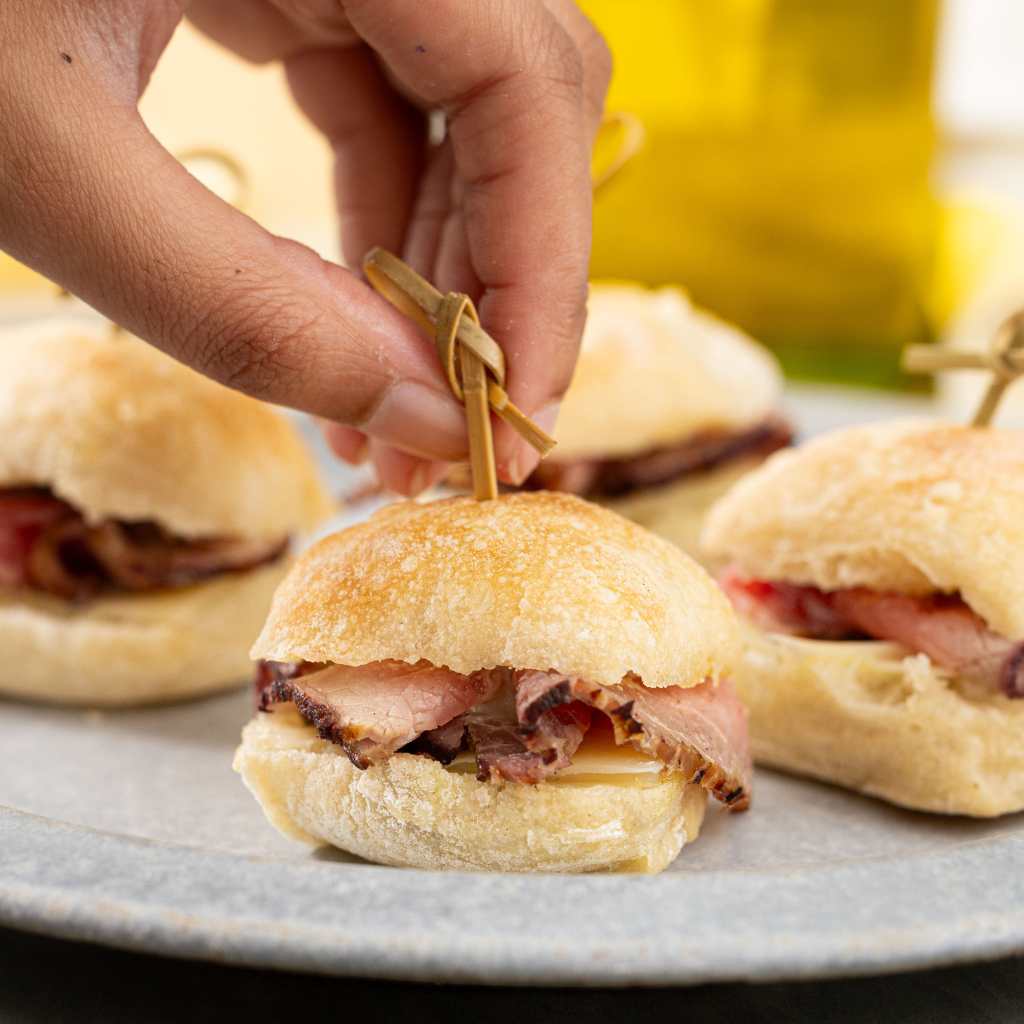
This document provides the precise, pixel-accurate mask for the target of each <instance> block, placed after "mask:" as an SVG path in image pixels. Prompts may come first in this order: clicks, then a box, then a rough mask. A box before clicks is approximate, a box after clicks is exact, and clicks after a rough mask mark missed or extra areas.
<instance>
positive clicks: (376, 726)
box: [270, 661, 506, 768]
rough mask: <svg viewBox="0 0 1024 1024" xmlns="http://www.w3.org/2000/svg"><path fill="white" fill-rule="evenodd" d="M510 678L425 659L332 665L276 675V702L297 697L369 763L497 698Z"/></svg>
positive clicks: (328, 734)
mask: <svg viewBox="0 0 1024 1024" xmlns="http://www.w3.org/2000/svg"><path fill="white" fill-rule="evenodd" d="M505 678H506V676H505V673H503V672H502V671H500V670H496V671H492V672H475V673H474V674H473V675H469V676H464V675H460V674H459V673H458V672H452V671H451V670H450V669H446V668H436V667H434V666H433V665H429V664H427V663H426V662H418V663H417V664H415V665H408V664H406V663H405V662H402V661H378V662H373V663H372V664H369V665H361V666H357V667H352V666H348V665H330V666H328V667H327V668H323V669H321V670H320V671H319V672H313V673H310V674H308V675H301V676H296V677H292V678H290V679H280V680H277V681H275V682H274V683H273V684H272V685H271V688H270V702H273V701H284V700H290V701H293V702H294V703H295V706H296V707H297V708H298V709H299V711H300V712H301V713H302V715H303V717H304V718H306V720H307V721H309V722H310V723H311V724H312V725H314V726H315V727H316V730H317V732H318V733H319V735H320V736H322V737H323V738H324V739H327V740H330V741H331V742H333V743H337V744H339V745H340V746H341V747H342V748H344V750H345V752H346V753H347V754H348V756H349V759H350V760H351V761H352V763H353V764H354V765H356V767H358V768H368V767H369V766H370V765H372V764H380V763H381V762H382V761H385V760H387V758H389V757H390V756H391V755H392V754H394V753H395V752H396V751H398V750H400V749H401V748H402V747H405V746H407V745H408V744H409V743H412V742H413V741H414V740H415V739H417V737H419V736H421V735H422V734H423V733H427V732H431V731H432V730H434V729H437V728H438V727H439V726H443V725H447V724H448V723H449V722H451V721H452V719H454V718H456V717H457V716H458V715H461V714H463V712H465V711H468V710H469V709H470V708H472V707H475V706H476V705H477V704H481V703H484V702H486V701H488V700H490V699H491V698H492V697H493V696H494V695H495V694H496V693H497V691H498V690H499V689H500V688H501V686H502V684H503V682H504V681H505Z"/></svg>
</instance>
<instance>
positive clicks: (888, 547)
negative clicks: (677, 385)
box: [703, 421, 1024, 640]
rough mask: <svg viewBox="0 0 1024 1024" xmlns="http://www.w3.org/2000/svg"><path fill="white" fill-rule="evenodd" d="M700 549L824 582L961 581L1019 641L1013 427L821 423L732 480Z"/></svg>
mask: <svg viewBox="0 0 1024 1024" xmlns="http://www.w3.org/2000/svg"><path fill="white" fill-rule="evenodd" d="M703 547H704V550H705V553H706V555H707V556H708V557H711V558H715V559H718V560H719V561H725V560H727V561H731V562H736V563H737V564H738V565H739V567H740V569H741V571H743V572H744V573H745V574H748V575H751V576H756V577H758V578H761V579H770V580H786V581H789V582H792V583H801V584H806V585H810V586H816V587H820V588H821V589H823V590H836V589H840V588H845V587H858V586H863V587H870V588H872V589H875V590H883V591H885V590H888V591H897V592H900V593H906V594H928V593H933V592H937V591H938V592H946V593H952V592H959V593H960V594H962V596H963V598H964V600H965V601H966V602H967V603H968V604H969V605H970V606H971V607H972V608H973V609H974V610H975V611H976V612H977V613H978V614H979V615H980V616H982V618H984V619H985V621H986V622H987V623H988V624H989V625H990V626H991V627H992V629H994V630H995V631H996V632H998V633H1001V634H1002V635H1003V636H1006V637H1008V638H1010V639H1014V640H1016V639H1024V433H1021V432H1019V431H1009V430H994V429H988V430H985V429H978V428H972V427H964V426H954V425H948V424H936V423H929V422H922V421H915V422H911V421H901V422H897V423H882V424H874V425H872V426H868V427H857V428H854V429H850V430H843V431H837V432H835V433H832V434H828V435H826V436H824V437H821V438H819V439H817V440H815V441H811V442H810V443H808V444H806V445H804V446H803V447H801V448H798V449H794V450H792V451H789V452H781V453H779V454H776V455H774V456H772V457H771V458H770V459H769V460H768V461H767V462H766V463H765V464H764V465H763V466H762V467H761V468H760V469H758V470H756V471H754V472H753V473H751V474H750V475H749V476H747V477H745V478H744V479H743V480H741V481H740V482H739V483H738V484H737V485H736V487H735V488H733V490H732V491H730V493H729V494H727V495H726V497H725V498H723V499H722V500H721V501H720V502H719V503H718V504H717V505H716V506H715V507H714V508H713V509H712V511H711V513H710V514H709V517H708V522H707V525H706V527H705V531H704V535H703Z"/></svg>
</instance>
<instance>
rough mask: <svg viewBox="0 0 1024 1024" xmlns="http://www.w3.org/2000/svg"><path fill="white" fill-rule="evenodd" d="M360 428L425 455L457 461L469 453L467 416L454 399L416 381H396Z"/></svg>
mask: <svg viewBox="0 0 1024 1024" xmlns="http://www.w3.org/2000/svg"><path fill="white" fill-rule="evenodd" d="M360 429H361V430H364V431H366V433H367V434H370V435H371V436H373V437H374V438H376V439H377V440H378V441H383V442H384V443H386V444H392V445H395V447H397V448H401V449H403V450H404V451H408V452H413V453H415V454H417V455H422V456H423V457H425V458H434V459H444V460H446V461H456V460H458V459H460V458H464V457H465V454H466V445H467V440H466V421H465V415H464V413H463V412H462V410H461V409H460V408H459V406H458V404H457V403H456V402H455V399H454V398H451V397H449V396H446V395H444V394H442V393H441V392H439V391H435V390H434V389H433V388H429V387H427V386H426V385H425V384H420V383H419V382H418V381H414V380H403V381H399V382H398V383H397V384H395V385H394V386H393V387H392V388H391V389H390V390H389V391H388V392H387V393H386V394H385V395H384V397H383V399H381V402H380V405H378V406H377V408H376V409H375V410H374V412H373V415H372V416H371V417H370V418H369V419H368V420H367V421H366V422H365V423H363V424H360Z"/></svg>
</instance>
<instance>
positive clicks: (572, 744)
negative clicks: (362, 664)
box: [255, 661, 750, 811]
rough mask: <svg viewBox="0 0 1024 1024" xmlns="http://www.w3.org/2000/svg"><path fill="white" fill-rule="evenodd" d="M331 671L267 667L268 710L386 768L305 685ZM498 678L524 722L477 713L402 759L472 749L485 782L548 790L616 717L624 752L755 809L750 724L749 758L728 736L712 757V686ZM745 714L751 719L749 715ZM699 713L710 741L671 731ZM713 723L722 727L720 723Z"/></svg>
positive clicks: (263, 682) (446, 756) (428, 735)
mask: <svg viewBox="0 0 1024 1024" xmlns="http://www.w3.org/2000/svg"><path fill="white" fill-rule="evenodd" d="M420 664H424V663H420ZM330 667H332V668H336V666H330ZM324 668H325V666H324V665H319V664H310V663H297V664H292V663H284V662H268V661H263V662H259V663H258V665H257V669H256V678H255V689H256V695H257V706H258V708H259V710H260V711H264V712H266V711H272V709H273V705H274V704H278V703H285V702H289V701H290V702H291V703H293V704H294V705H295V707H296V708H297V709H298V711H299V713H300V714H301V715H302V717H303V718H305V719H306V721H307V722H308V723H309V724H310V725H312V726H313V728H314V729H315V730H316V732H317V735H318V736H320V737H321V738H322V739H324V740H327V741H329V742H331V743H335V744H337V745H338V746H340V747H341V748H342V749H343V750H344V751H345V753H346V754H347V755H348V757H349V759H350V760H351V761H352V763H353V764H354V765H355V766H356V767H357V768H360V769H365V768H368V767H370V766H371V765H373V764H377V763H380V762H381V761H382V760H384V759H386V756H387V754H385V756H383V757H380V756H376V755H373V756H369V755H368V753H367V749H366V747H365V746H364V744H365V742H366V741H365V730H363V729H350V728H347V727H346V724H345V723H344V722H341V721H339V719H338V716H337V714H336V712H335V709H334V708H332V707H331V706H330V704H329V703H328V702H325V701H322V700H317V699H314V698H312V697H311V696H310V695H309V694H308V693H307V692H306V691H305V690H304V689H303V687H302V677H303V676H307V675H312V674H314V673H316V672H318V671H320V670H321V669H324ZM493 671H494V672H496V673H502V677H503V678H504V679H510V678H511V679H512V680H513V681H514V684H515V687H516V690H515V696H516V709H515V712H514V717H512V718H509V719H504V718H500V717H495V716H493V715H491V714H487V713H483V712H479V711H476V710H475V709H474V708H473V707H469V708H467V709H466V710H465V711H464V712H462V713H459V714H457V715H455V716H454V717H453V718H451V719H450V720H449V721H446V722H439V724H438V725H437V726H436V727H434V728H432V729H428V730H426V731H424V732H422V733H421V734H420V735H419V736H417V737H416V738H415V739H413V740H412V741H411V742H408V743H405V744H404V745H403V746H401V747H400V748H398V750H397V752H401V753H412V754H422V755H424V756H427V757H431V758H433V759H435V760H437V761H440V762H441V763H442V764H449V763H451V761H452V760H454V758H455V757H456V756H457V755H458V754H459V753H460V752H461V751H462V750H464V749H466V748H467V747H471V748H472V749H473V750H474V753H475V755H476V760H477V778H478V779H480V780H481V781H488V780H489V781H498V780H502V779H504V780H507V781H512V782H525V783H538V782H542V781H543V780H544V779H545V778H547V777H549V776H550V775H552V774H554V773H555V772H557V771H559V770H561V769H562V768H565V767H567V766H568V765H569V764H570V763H571V760H572V756H573V755H574V754H575V753H576V751H577V749H578V748H579V746H580V744H581V743H582V741H583V738H584V735H585V733H586V731H587V729H588V727H589V724H590V714H591V708H593V709H595V710H597V711H600V712H602V713H603V714H604V715H606V716H607V718H608V719H609V721H610V722H611V724H612V727H613V729H614V732H615V737H616V742H617V743H620V744H621V743H625V742H630V743H632V744H633V745H634V746H636V747H637V748H638V749H640V750H642V751H644V752H646V753H647V754H649V755H650V756H651V757H653V758H655V759H657V760H660V761H661V762H662V763H664V764H665V766H666V767H667V768H669V769H671V770H674V771H679V772H681V773H683V774H685V775H686V776H687V777H688V779H689V782H690V783H691V784H694V785H700V786H702V787H703V788H704V789H707V790H708V791H709V792H710V793H712V794H713V795H714V796H715V797H716V798H717V799H718V800H720V801H722V802H723V803H724V804H726V806H727V807H728V808H729V809H730V810H736V811H739V810H745V809H746V808H747V807H748V806H749V803H750V786H749V781H748V780H749V772H750V763H749V750H748V748H747V736H746V725H745V717H744V718H743V725H742V736H741V741H742V742H741V745H742V747H743V749H742V750H739V749H737V750H732V749H729V748H730V741H731V740H732V739H733V737H730V736H727V735H726V734H725V732H724V731H723V730H722V729H719V730H718V733H719V734H720V741H721V742H720V746H721V748H722V749H721V750H720V751H718V752H714V751H712V750H709V749H706V748H707V747H709V746H714V741H713V740H710V741H709V740H708V739H707V736H708V735H709V729H708V728H707V727H708V724H709V716H708V714H707V713H706V709H707V708H709V707H711V706H712V700H713V698H714V695H715V693H714V692H713V693H712V695H711V697H708V696H707V694H706V693H705V692H703V691H704V686H710V685H711V684H704V686H701V687H694V688H692V690H690V691H688V690H685V689H683V690H680V688H678V687H668V688H665V689H664V690H660V691H650V690H647V689H646V688H645V687H643V686H642V685H641V684H640V683H639V682H631V681H625V682H624V683H622V684H620V685H618V686H607V685H591V684H588V683H586V682H585V681H583V680H578V679H569V678H567V677H565V676H560V675H557V674H556V673H550V672H529V671H522V672H517V673H510V672H509V670H507V669H496V670H493ZM719 685H720V686H721V685H722V684H719ZM311 688H312V687H311ZM697 691H702V692H701V693H700V694H699V697H700V698H701V700H700V701H698V702H697V704H698V705H699V704H700V703H701V701H702V702H703V708H702V707H700V706H697V707H688V706H687V704H688V702H689V703H690V704H692V703H693V700H692V699H693V698H694V697H695V696H698V694H697ZM482 692H484V693H485V694H486V695H487V697H490V696H493V694H494V690H493V688H492V689H491V690H484V691H482ZM715 692H717V691H715ZM731 698H734V695H733V693H732V691H731V689H730V690H729V692H728V694H726V695H724V696H723V701H725V700H728V699H731ZM680 702H681V703H680ZM659 704H660V705H661V713H660V717H659V707H658V705H659ZM738 706H739V708H740V711H739V713H740V714H742V713H743V712H742V706H741V705H738ZM666 710H667V712H668V713H667V714H666V713H665V711H666ZM693 714H695V715H696V718H697V719H699V722H698V724H699V725H700V726H702V727H703V731H702V736H703V740H700V739H695V738H694V737H692V736H687V735H686V733H685V728H682V727H678V724H677V727H676V728H675V729H673V727H672V722H666V719H671V718H673V716H676V717H677V720H678V719H679V718H681V719H683V720H685V719H687V717H688V716H690V715H693ZM711 717H712V718H713V716H711ZM711 724H712V725H713V726H714V725H716V723H714V722H713V721H712V722H711ZM718 724H720V723H718ZM694 731H697V730H694ZM710 732H712V733H713V732H714V729H711V730H710ZM377 746H378V751H379V750H386V742H385V741H380V742H378V745H377ZM702 747H703V748H705V749H701V748H702ZM391 749H394V748H391Z"/></svg>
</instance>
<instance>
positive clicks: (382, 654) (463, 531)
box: [235, 493, 750, 872]
mask: <svg viewBox="0 0 1024 1024" xmlns="http://www.w3.org/2000/svg"><path fill="white" fill-rule="evenodd" d="M735 631H736V623H735V619H734V616H733V613H732V610H731V608H730V607H729V603H728V601H727V600H726V599H725V598H724V596H723V595H722V593H721V591H720V590H719V589H718V587H717V586H716V585H715V584H714V582H713V581H712V580H711V578H710V577H709V576H708V575H707V574H706V573H705V572H704V571H703V570H702V569H701V568H700V567H699V566H697V565H696V564H695V563H694V562H693V561H692V560H691V559H689V558H687V557H686V556H685V555H683V554H682V553H680V552H679V551H678V550H677V549H676V548H674V547H673V546H672V545H670V544H668V543H666V542H665V541H663V540H661V539H660V538H658V537H655V536H653V535H652V534H649V533H647V532H646V531H645V530H642V529H641V528H639V527H637V526H635V525H634V524H632V523H630V522H628V521H626V520H624V519H622V518H621V517H619V516H617V515H615V514H613V513H611V512H608V511H606V510H604V509H601V508H599V507H597V506H594V505H590V504H587V503H586V502H584V501H581V500H580V499H578V498H575V497H572V496H570V495H557V494H549V493H537V494H515V495H508V496H505V497H502V498H500V499H498V500H496V501H488V502H477V501H474V500H472V499H470V498H461V497H460V498H450V499H447V500H444V501H440V502H435V503H431V504H417V503H415V502H406V503H401V504H396V505H392V506H390V507H388V508H386V509H384V510H383V511H381V512H378V513H377V514H376V515H375V516H374V517H373V518H372V519H370V520H369V521H367V522H366V523H363V524H361V525H359V526H355V527H352V528H351V529H348V530H345V531H343V532H341V533H337V534H335V535H333V536H331V537H328V538H327V539H325V540H323V541H321V542H320V543H319V544H317V545H315V546H314V547H313V548H311V549H310V550H309V551H307V552H306V553H305V554H303V555H302V557H301V558H300V559H299V560H298V561H297V563H296V564H295V566H294V567H293V568H292V570H291V571H290V573H289V574H288V577H287V578H286V579H285V581H284V583H283V584H282V585H281V587H280V588H279V590H278V591H277V594H276V595H275V597H274V603H273V607H272V608H271V612H270V617H269V618H268V620H267V624H266V626H265V627H264V629H263V632H262V634H261V635H260V637H259V639H258V640H257V641H256V645H255V647H254V648H253V655H254V657H257V658H260V659H263V660H262V661H261V662H260V665H259V670H258V674H257V690H258V694H259V708H260V710H259V712H258V713H257V714H256V715H255V717H254V718H253V720H252V721H251V722H250V723H249V724H248V725H247V726H246V728H245V731H244V733H243V737H242V744H241V746H240V747H239V749H238V752H237V754H236V756H235V768H236V770H237V771H239V772H240V773H241V775H242V778H243V779H244V780H245V783H246V785H247V786H248V787H249V789H250V790H251V791H252V792H253V793H254V794H255V796H256V798H257V800H259V802H260V804H261V805H262V806H263V809H264V811H265V812H266V814H267V817H268V818H269V819H270V821H271V823H272V824H273V825H275V826H276V827H277V828H278V829H279V830H280V831H281V832H283V833H284V834H285V835H287V836H290V837H292V838H295V839H299V840H304V841H305V842H308V843H313V844H331V845H334V846H337V847H340V848H341V849H343V850H347V851H349V852H350V853H354V854H358V855H359V856H361V857H364V858H366V859H368V860H372V861H377V862H380V863H384V864H394V865H401V866H408V867H418V868H430V869H445V868H458V869H465V870H484V871H548V872H550V871H563V872H569V871H573V872H575V871H616V870H618V871H644V872H654V871H660V870H661V869H662V868H664V867H665V866H666V865H667V864H669V863H670V862H671V861H672V860H673V858H674V857H675V856H676V854H677V853H678V852H679V850H680V849H681V847H682V846H683V844H684V843H685V842H689V841H692V840H693V839H695V838H696V836H697V832H698V830H699V828H700V825H701V822H702V819H703V816H704V807H705V800H706V795H707V794H708V793H712V794H714V795H715V796H716V797H718V799H719V800H721V801H722V802H724V803H725V804H726V805H727V806H728V807H730V808H732V809H740V808H743V807H745V806H746V805H747V803H748V800H749V793H750V761H749V755H748V747H747V732H746V728H747V727H746V713H745V711H744V709H743V707H742V705H741V704H740V703H739V701H738V700H737V698H736V695H735V692H734V690H733V688H732V686H731V685H730V683H729V681H728V678H727V676H726V672H727V670H728V667H729V665H730V662H731V659H732V658H733V656H734V653H735V647H734V644H735V640H736V633H735Z"/></svg>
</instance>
